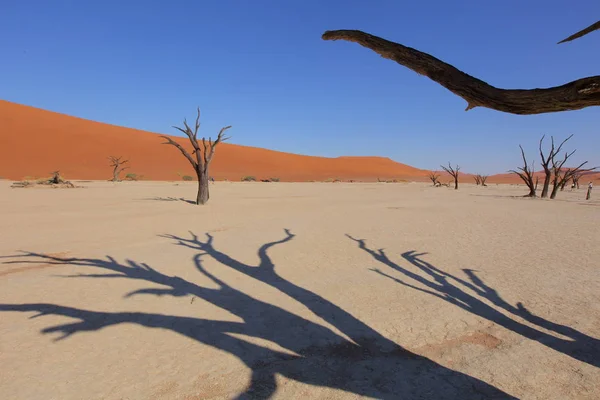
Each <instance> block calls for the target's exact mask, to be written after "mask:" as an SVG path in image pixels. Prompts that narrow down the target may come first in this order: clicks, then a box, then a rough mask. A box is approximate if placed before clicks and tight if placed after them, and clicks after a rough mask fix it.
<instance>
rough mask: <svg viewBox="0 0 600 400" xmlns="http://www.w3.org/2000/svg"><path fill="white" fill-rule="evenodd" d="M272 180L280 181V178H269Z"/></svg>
mask: <svg viewBox="0 0 600 400" xmlns="http://www.w3.org/2000/svg"><path fill="white" fill-rule="evenodd" d="M269 180H270V181H271V182H279V178H269Z"/></svg>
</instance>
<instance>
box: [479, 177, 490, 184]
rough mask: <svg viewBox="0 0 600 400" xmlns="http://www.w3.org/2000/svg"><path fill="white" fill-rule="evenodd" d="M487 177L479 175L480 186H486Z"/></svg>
mask: <svg viewBox="0 0 600 400" xmlns="http://www.w3.org/2000/svg"><path fill="white" fill-rule="evenodd" d="M487 178H488V176H487V175H479V182H481V186H487V185H486V184H485V181H487Z"/></svg>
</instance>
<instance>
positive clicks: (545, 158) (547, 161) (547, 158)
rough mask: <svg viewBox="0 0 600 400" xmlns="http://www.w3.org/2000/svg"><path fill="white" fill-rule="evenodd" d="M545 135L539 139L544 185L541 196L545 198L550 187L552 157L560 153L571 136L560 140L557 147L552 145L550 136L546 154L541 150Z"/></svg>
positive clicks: (552, 139)
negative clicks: (548, 148)
mask: <svg viewBox="0 0 600 400" xmlns="http://www.w3.org/2000/svg"><path fill="white" fill-rule="evenodd" d="M545 136H546V135H542V138H541V139H540V146H539V149H540V157H541V158H542V168H543V169H544V186H543V187H542V195H541V197H542V198H546V197H548V191H549V189H550V181H551V180H552V166H553V164H554V162H555V161H554V158H555V157H556V156H557V155H558V153H560V151H561V149H562V147H563V145H564V144H565V143H566V142H567V141H568V140H569V139H571V138H572V137H573V135H571V136H569V137H568V138H566V139H565V140H563V141H562V142H561V144H560V145H559V146H558V147H555V146H554V137H553V136H550V140H551V147H550V151H549V152H548V155H545V154H544V151H543V150H542V142H543V141H544V137H545Z"/></svg>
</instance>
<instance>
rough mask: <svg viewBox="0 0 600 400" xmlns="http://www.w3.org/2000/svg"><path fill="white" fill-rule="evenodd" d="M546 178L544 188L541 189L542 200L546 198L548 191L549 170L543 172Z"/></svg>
mask: <svg viewBox="0 0 600 400" xmlns="http://www.w3.org/2000/svg"><path fill="white" fill-rule="evenodd" d="M545 174H546V176H545V177H544V187H543V188H542V195H541V196H540V197H541V198H542V199H543V198H546V197H548V189H549V188H550V177H551V173H550V170H547V171H545Z"/></svg>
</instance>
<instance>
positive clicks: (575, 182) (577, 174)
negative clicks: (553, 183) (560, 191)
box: [571, 171, 583, 189]
mask: <svg viewBox="0 0 600 400" xmlns="http://www.w3.org/2000/svg"><path fill="white" fill-rule="evenodd" d="M582 176H583V172H581V171H577V172H575V173H574V174H573V177H572V178H571V179H572V180H573V186H574V187H575V189H579V179H581V177H582Z"/></svg>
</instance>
